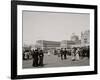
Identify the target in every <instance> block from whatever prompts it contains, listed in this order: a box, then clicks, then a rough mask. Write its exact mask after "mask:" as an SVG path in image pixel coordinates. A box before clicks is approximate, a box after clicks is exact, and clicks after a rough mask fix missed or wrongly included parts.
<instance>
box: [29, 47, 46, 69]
mask: <svg viewBox="0 0 100 80" xmlns="http://www.w3.org/2000/svg"><path fill="white" fill-rule="evenodd" d="M31 53H32V58H33V64H32V66H34V67H38V66H43V57H44V53H43V50H42V49H40V48H37V49H35V50H34V49H33V50H32V52H31Z"/></svg>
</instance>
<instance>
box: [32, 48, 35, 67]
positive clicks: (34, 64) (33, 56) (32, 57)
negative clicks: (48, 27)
mask: <svg viewBox="0 0 100 80" xmlns="http://www.w3.org/2000/svg"><path fill="white" fill-rule="evenodd" d="M31 54H32V58H33V63H32V66H34V65H35V64H34V63H35V62H34V49H33V50H32V51H31Z"/></svg>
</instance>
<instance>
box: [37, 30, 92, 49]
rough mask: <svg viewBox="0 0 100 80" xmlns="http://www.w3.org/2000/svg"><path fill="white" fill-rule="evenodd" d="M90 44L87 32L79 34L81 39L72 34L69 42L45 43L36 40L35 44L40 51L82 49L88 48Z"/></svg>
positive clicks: (44, 41)
mask: <svg viewBox="0 0 100 80" xmlns="http://www.w3.org/2000/svg"><path fill="white" fill-rule="evenodd" d="M89 43H90V32H89V30H87V31H84V32H81V37H80V39H79V36H77V35H75V34H72V36H71V39H70V40H62V41H59V42H57V41H46V40H38V41H36V44H37V45H38V46H39V47H40V48H42V49H58V48H72V47H84V46H89Z"/></svg>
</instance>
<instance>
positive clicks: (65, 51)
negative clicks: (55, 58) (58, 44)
mask: <svg viewBox="0 0 100 80" xmlns="http://www.w3.org/2000/svg"><path fill="white" fill-rule="evenodd" d="M64 59H67V50H66V48H65V50H64Z"/></svg>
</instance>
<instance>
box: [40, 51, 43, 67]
mask: <svg viewBox="0 0 100 80" xmlns="http://www.w3.org/2000/svg"><path fill="white" fill-rule="evenodd" d="M43 57H44V54H43V50H39V66H43Z"/></svg>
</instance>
